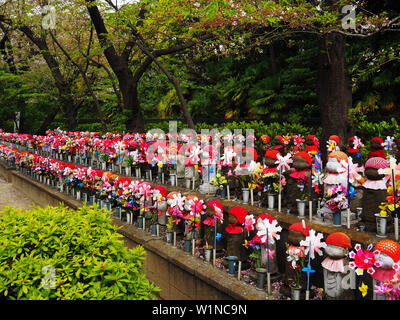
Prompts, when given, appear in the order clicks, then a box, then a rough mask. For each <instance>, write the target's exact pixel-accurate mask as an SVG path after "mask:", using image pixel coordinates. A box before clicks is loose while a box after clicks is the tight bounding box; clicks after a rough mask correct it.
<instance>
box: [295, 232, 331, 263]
mask: <svg viewBox="0 0 400 320" xmlns="http://www.w3.org/2000/svg"><path fill="white" fill-rule="evenodd" d="M315 233H316V231H315V230H313V229H311V230H310V235H309V236H307V237H306V239H305V240H302V241H300V245H301V246H304V247H305V250H304V253H305V254H308V253H309V254H310V258H311V259H314V258H315V252H317V253H318V254H319V255H320V256H322V254H323V253H322V251H321V248H325V247H326V243H325V242H321V240H322V238H323V234H322V233H318V234H315ZM310 246H311V250H310ZM309 251H310V252H309Z"/></svg>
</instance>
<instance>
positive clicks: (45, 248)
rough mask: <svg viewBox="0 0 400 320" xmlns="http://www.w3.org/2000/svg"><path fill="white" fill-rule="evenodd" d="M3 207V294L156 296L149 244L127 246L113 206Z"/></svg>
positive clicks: (0, 254)
mask: <svg viewBox="0 0 400 320" xmlns="http://www.w3.org/2000/svg"><path fill="white" fill-rule="evenodd" d="M2 213H4V216H2V217H0V247H1V248H2V249H1V250H0V299H34V300H41V299H85V300H89V299H96V300H97V299H99V300H109V299H153V298H155V296H154V293H155V292H156V291H158V290H159V289H158V288H157V287H155V286H154V285H153V284H152V283H150V282H149V281H148V280H147V279H146V277H145V274H144V270H143V259H144V255H145V251H144V249H143V247H141V246H137V247H135V248H133V249H128V248H127V247H125V246H124V244H123V241H122V240H120V239H119V237H120V235H119V234H118V233H117V232H116V231H117V229H118V228H117V227H115V226H113V225H111V223H110V222H111V218H110V212H109V211H106V210H104V209H102V210H100V211H98V210H95V209H92V208H89V207H87V206H84V207H82V208H81V209H79V210H78V211H75V210H72V209H69V208H66V207H64V206H63V205H61V206H60V207H50V206H49V207H46V208H40V207H34V208H33V209H32V210H27V211H24V210H22V209H16V208H10V207H6V208H4V209H3V210H2ZM46 266H49V267H46ZM46 268H49V269H46ZM46 270H47V271H46ZM52 270H53V271H52ZM49 280H50V281H49Z"/></svg>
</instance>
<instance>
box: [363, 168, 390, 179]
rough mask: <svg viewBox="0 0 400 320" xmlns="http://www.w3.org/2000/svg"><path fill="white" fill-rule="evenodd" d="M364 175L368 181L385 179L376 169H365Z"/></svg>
mask: <svg viewBox="0 0 400 320" xmlns="http://www.w3.org/2000/svg"><path fill="white" fill-rule="evenodd" d="M365 175H366V176H367V178H368V179H369V180H381V179H383V178H384V177H385V175H384V174H379V173H378V169H375V168H366V169H365Z"/></svg>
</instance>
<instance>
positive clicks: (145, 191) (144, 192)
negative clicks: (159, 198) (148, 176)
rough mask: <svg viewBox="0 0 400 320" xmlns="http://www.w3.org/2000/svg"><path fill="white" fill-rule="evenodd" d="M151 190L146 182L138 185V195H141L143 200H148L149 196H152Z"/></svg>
mask: <svg viewBox="0 0 400 320" xmlns="http://www.w3.org/2000/svg"><path fill="white" fill-rule="evenodd" d="M152 189H153V188H152V186H151V184H150V183H148V182H142V183H141V184H140V185H139V193H140V195H141V196H142V197H143V198H149V197H151V194H152V192H153V190H152Z"/></svg>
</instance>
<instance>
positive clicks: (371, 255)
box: [349, 243, 377, 275]
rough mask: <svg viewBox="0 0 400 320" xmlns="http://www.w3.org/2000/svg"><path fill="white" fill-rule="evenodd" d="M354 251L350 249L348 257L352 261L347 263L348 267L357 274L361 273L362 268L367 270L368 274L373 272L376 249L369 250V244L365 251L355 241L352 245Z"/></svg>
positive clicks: (370, 246) (362, 272)
mask: <svg viewBox="0 0 400 320" xmlns="http://www.w3.org/2000/svg"><path fill="white" fill-rule="evenodd" d="M354 249H355V251H356V252H354V251H351V252H350V253H349V257H350V258H351V259H353V260H354V261H351V262H350V263H349V267H350V268H351V269H353V270H355V272H356V274H357V275H363V274H364V270H367V272H368V273H369V274H374V273H375V269H374V268H373V266H374V263H375V254H377V251H374V252H371V250H372V244H370V245H369V246H368V247H367V249H366V250H365V251H363V250H362V249H361V245H360V244H359V243H357V244H356V245H355V246H354Z"/></svg>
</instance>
